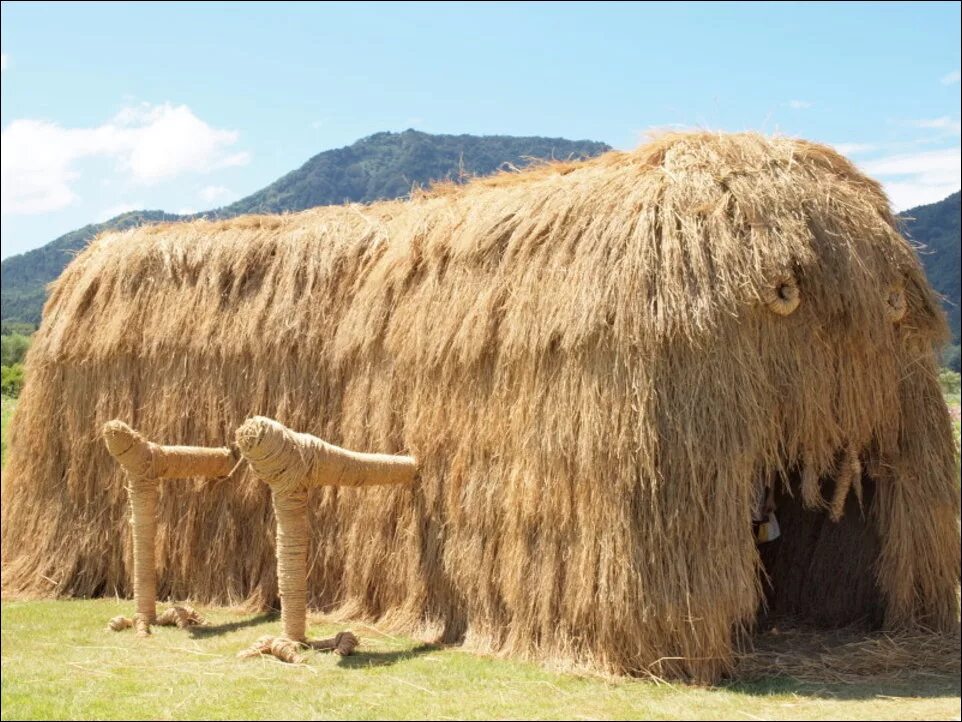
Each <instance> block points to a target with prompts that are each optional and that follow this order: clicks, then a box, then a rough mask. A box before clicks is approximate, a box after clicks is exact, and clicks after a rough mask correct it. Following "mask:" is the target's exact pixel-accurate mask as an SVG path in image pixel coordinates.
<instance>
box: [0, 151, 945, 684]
mask: <svg viewBox="0 0 962 722" xmlns="http://www.w3.org/2000/svg"><path fill="white" fill-rule="evenodd" d="M793 289H797V304H796V303H795V298H796V291H795V290H793ZM893 289H896V292H895V294H894V296H893ZM900 294H901V295H900ZM900 299H904V305H905V309H904V314H902V313H901V311H900V310H899V309H900V307H901V304H902V300H900ZM945 336H946V327H945V323H944V319H943V317H942V312H941V310H940V306H939V303H938V299H937V298H936V297H935V295H934V293H933V291H932V289H931V288H930V287H929V285H928V283H927V282H926V280H925V277H924V275H923V272H922V269H921V267H920V265H919V262H918V260H917V258H916V257H915V254H914V252H913V249H912V248H911V246H910V245H909V243H907V242H906V240H905V239H904V238H902V237H901V236H900V235H899V232H898V229H897V227H896V221H895V219H894V217H893V215H892V212H891V210H890V207H889V204H888V201H887V199H886V197H885V195H884V194H883V192H882V190H881V188H880V187H879V185H878V184H877V183H876V182H874V181H872V180H870V179H869V178H866V177H865V176H864V175H862V174H861V173H860V172H859V171H858V170H857V169H856V168H855V167H854V166H853V165H852V164H851V163H849V162H848V161H847V160H846V159H845V158H843V157H842V156H840V155H838V154H837V153H835V152H834V151H832V150H831V149H830V148H827V147H824V146H820V145H816V144H813V143H808V142H805V141H801V140H794V139H789V138H766V137H762V136H759V135H754V134H737V135H725V134H713V133H690V134H674V135H667V136H664V137H661V138H659V139H657V140H655V141H654V142H652V143H650V144H648V145H645V146H643V147H641V148H639V149H638V150H636V151H633V152H611V153H608V154H606V155H604V156H601V157H599V158H596V159H593V160H589V161H586V162H582V163H552V164H546V165H544V166H542V167H539V168H535V169H532V170H529V171H524V172H520V173H505V174H502V175H499V176H495V177H493V178H490V179H480V180H476V181H474V182H472V183H469V184H468V185H466V186H464V187H457V186H444V187H439V188H435V189H433V190H432V191H430V192H426V193H421V194H416V196H415V197H414V198H412V199H411V200H410V201H407V202H385V203H378V204H374V205H371V206H345V207H333V208H318V209H315V210H310V211H306V212H303V213H298V214H294V215H288V216H272V217H263V216H248V217H242V218H237V219H233V220H229V221H195V222H191V223H184V224H176V225H158V226H152V227H145V228H140V229H136V230H130V231H124V232H118V233H110V234H107V235H104V236H102V237H100V238H98V239H97V240H95V241H94V242H92V243H91V244H90V246H89V247H88V248H87V249H86V250H85V251H84V252H83V253H81V254H79V255H78V256H77V258H76V259H74V261H73V262H72V263H71V264H70V266H69V267H68V268H67V270H66V271H65V272H64V273H63V275H62V276H61V277H60V278H59V279H58V280H57V281H56V282H55V283H54V284H53V285H52V287H51V292H50V299H49V301H48V302H47V306H46V308H45V312H44V321H43V323H42V325H41V328H40V329H39V331H38V332H37V334H36V337H35V340H34V342H33V345H32V347H31V349H30V352H29V356H28V359H27V383H26V387H25V389H24V391H23V395H22V397H21V401H20V404H19V407H18V409H17V412H16V416H15V418H14V421H13V427H12V429H11V432H12V436H11V448H10V451H9V457H8V458H9V467H8V469H6V470H5V472H4V489H3V505H2V511H3V532H2V533H3V554H4V575H3V582H4V585H5V586H6V588H7V589H9V590H17V591H31V592H44V593H58V594H76V595H84V596H88V595H96V594H104V593H110V594H112V593H114V591H115V590H119V591H121V592H125V591H129V589H130V587H129V582H128V573H127V569H128V565H129V559H130V557H129V553H130V542H129V537H128V535H127V534H125V533H124V517H125V493H124V481H123V478H122V476H121V474H120V473H119V472H118V469H117V467H116V465H114V464H113V463H111V462H110V460H109V457H108V455H107V454H106V451H105V450H104V449H103V448H102V445H100V444H98V443H95V442H96V439H95V438H94V437H93V435H92V433H91V430H92V429H96V428H98V427H99V425H100V424H102V423H103V422H105V421H107V420H108V419H111V418H115V417H120V418H125V419H127V420H129V421H130V422H131V423H132V424H134V425H136V426H137V428H139V429H141V430H143V431H144V432H145V433H147V434H148V435H149V436H152V437H157V438H177V439H184V440H188V441H189V443H192V444H199V445H219V444H220V443H221V440H222V439H224V438H228V437H229V435H230V434H231V433H233V431H234V429H236V428H237V427H238V426H239V425H240V424H241V423H242V422H243V421H244V420H245V419H247V418H249V417H251V416H253V415H264V416H269V417H271V418H276V419H279V420H281V421H282V422H283V423H284V424H285V425H287V426H290V427H292V428H297V429H303V430H305V431H308V432H310V433H311V434H315V435H317V436H319V437H321V438H324V439H328V440H330V441H331V442H332V443H335V444H338V445H340V446H344V447H347V448H354V449H378V450H381V451H384V452H387V453H397V452H403V453H409V454H411V455H413V456H414V457H416V458H417V459H418V461H419V474H418V475H419V481H418V483H416V484H414V485H412V486H404V485H401V486H386V487H379V488H371V489H367V488H359V489H351V488H344V487H325V488H318V489H312V490H311V491H309V492H308V495H309V498H310V502H309V505H308V508H309V511H308V519H309V522H308V525H309V528H310V530H311V531H310V534H311V546H310V549H309V551H308V559H309V570H310V571H309V577H308V593H309V604H310V605H311V606H313V607H315V608H319V609H322V610H324V611H336V612H339V613H341V614H344V615H351V616H354V617H358V618H365V619H369V620H377V621H378V622H379V623H380V624H382V625H385V626H390V627H394V628H397V629H403V630H406V631H408V632H416V633H418V634H420V635H423V636H424V637H427V638H429V639H432V640H438V641H448V642H454V641H463V642H465V644H466V645H467V646H469V647H473V648H476V649H483V650H492V651H497V652H500V653H505V654H515V655H523V656H528V657H533V658H541V659H545V658H555V659H563V660H567V661H569V662H572V663H575V664H587V665H590V666H592V667H594V668H602V669H605V670H609V671H613V672H618V673H624V672H628V673H641V674H643V673H646V672H651V673H654V674H658V675H659V676H662V677H665V676H681V677H692V678H696V679H702V680H713V679H716V678H718V676H719V675H721V674H723V673H726V672H728V671H730V670H731V669H732V665H733V661H734V651H735V646H736V645H735V641H734V640H736V639H738V638H739V635H740V634H741V633H742V632H744V631H747V630H749V629H750V628H751V627H752V625H753V623H754V620H755V619H756V614H757V612H758V610H759V607H760V604H761V602H762V600H763V598H765V595H766V593H767V587H766V584H767V582H766V581H765V574H764V568H763V565H762V558H761V556H760V552H759V549H758V548H757V547H756V544H755V541H754V538H753V535H752V530H751V511H752V505H753V500H754V499H756V498H758V495H759V494H758V492H759V486H769V485H771V486H773V487H776V488H779V489H783V490H787V489H791V490H793V495H792V496H789V495H788V494H787V493H786V494H783V495H782V496H781V497H780V498H781V502H780V503H781V504H783V505H786V508H787V507H788V506H791V505H798V504H801V503H803V502H809V503H816V502H817V504H816V506H821V505H826V506H827V505H828V504H831V503H832V499H833V495H834V493H833V492H834V487H835V484H834V479H835V477H836V475H837V474H838V473H839V470H840V468H841V464H842V459H844V458H845V456H846V453H845V450H846V449H848V448H849V447H851V448H853V449H855V450H856V452H857V456H858V459H859V463H860V465H861V467H862V469H863V474H862V478H861V479H860V482H859V485H858V486H859V487H860V488H861V489H863V491H864V492H865V496H864V498H865V504H864V510H862V511H860V510H859V509H858V507H857V505H856V506H854V507H851V506H848V507H846V506H843V511H844V512H845V513H844V516H843V517H842V518H841V519H840V521H839V522H837V523H836V522H832V521H830V520H829V519H828V518H827V514H826V512H827V509H824V508H818V510H817V511H812V512H811V514H810V516H809V515H800V516H799V522H798V523H799V525H801V526H799V527H798V533H797V534H795V533H793V534H787V533H783V538H782V539H781V540H780V541H779V542H773V543H772V544H781V548H782V549H783V550H786V551H787V550H789V547H790V546H791V545H790V544H788V540H793V541H792V544H794V545H799V546H805V545H807V546H809V547H812V549H813V550H814V551H818V549H821V548H822V547H821V546H819V545H818V544H817V542H818V538H819V537H818V536H817V535H814V534H805V533H803V532H804V531H805V528H806V527H805V525H806V524H810V523H814V522H812V521H811V520H812V519H814V518H817V519H819V520H824V521H825V524H824V525H820V526H818V527H817V529H818V531H819V533H822V534H831V533H833V532H832V529H840V530H842V532H840V533H839V534H837V535H836V536H835V537H833V539H834V540H835V541H834V544H835V547H834V548H833V554H832V555H831V559H832V565H828V564H826V565H825V566H824V567H818V568H819V569H822V576H819V577H817V578H808V577H806V578H805V585H804V586H805V588H811V587H812V586H813V585H814V587H815V588H816V589H818V590H822V592H823V593H821V595H811V596H810V597H804V598H805V599H809V600H810V606H813V608H812V609H811V610H810V611H811V612H812V614H813V615H814V616H819V615H820V610H819V608H818V605H820V604H821V603H822V602H823V601H825V597H826V594H827V593H828V591H830V590H833V589H845V588H847V587H846V585H847V584H848V582H849V580H850V578H852V577H853V575H854V576H857V577H858V578H859V579H862V578H863V577H864V578H866V579H868V582H866V584H867V586H866V587H865V594H859V595H853V596H852V599H853V600H857V602H858V603H859V604H862V603H864V604H867V605H870V606H872V608H873V609H874V608H878V609H880V610H881V619H880V621H879V623H881V624H884V625H885V626H886V627H889V628H896V627H911V626H914V625H920V624H924V625H927V626H928V627H931V628H933V629H936V630H946V629H955V628H956V627H957V625H958V602H957V597H956V587H957V584H958V581H959V570H960V561H959V549H960V546H959V535H958V514H959V495H958V492H957V489H956V486H955V484H956V478H955V474H956V471H955V470H956V467H955V463H956V458H955V456H956V452H955V448H954V444H953V439H952V430H951V425H950V420H949V416H948V411H947V409H946V406H945V404H944V402H943V400H942V397H941V394H940V391H939V386H938V380H937V363H936V356H935V353H934V348H935V347H936V345H937V344H939V343H940V342H941V341H942V340H943V339H944V338H945ZM845 473H849V472H845ZM802 481H804V482H805V483H804V484H803V483H801V482H802ZM852 482H853V483H852V489H855V488H856V484H855V481H854V479H853V480H852ZM172 491H175V490H174V488H173V486H172V485H171V484H167V485H164V488H163V489H161V494H160V498H159V502H158V534H157V541H158V591H159V592H160V593H161V594H166V595H171V596H176V597H187V596H190V597H191V598H194V599H197V600H199V601H211V602H236V601H239V600H246V601H248V602H249V603H251V604H253V605H264V604H272V603H276V600H277V581H276V577H275V559H274V548H273V543H272V537H273V515H272V513H271V501H270V494H269V490H268V489H267V487H266V485H264V484H260V483H259V482H258V481H257V480H256V479H255V478H254V476H253V475H252V474H251V473H250V472H249V471H248V470H246V469H245V470H243V473H241V474H239V475H238V477H237V479H236V483H231V484H229V485H228V484H221V485H214V488H210V489H207V490H205V491H204V493H203V494H194V495H188V494H185V493H184V488H183V487H182V486H180V488H177V489H176V493H169V492H172ZM803 492H804V494H803ZM853 498H854V494H850V495H849V496H848V499H849V500H852V499H853ZM848 503H849V502H846V504H848ZM784 511H785V510H784V509H778V510H777V513H778V514H779V518H780V519H781V516H782V514H783V513H784ZM812 528H813V529H814V527H812ZM786 537H787V539H786ZM766 546H767V545H766ZM815 547H818V549H815ZM866 550H868V551H866ZM863 552H865V553H863ZM819 558H822V557H819ZM779 568H780V569H781V568H784V569H785V570H786V571H785V574H783V575H782V576H780V577H779V579H782V581H784V582H785V583H786V584H790V583H791V582H792V579H793V577H792V573H793V572H792V569H795V567H792V566H791V565H784V567H781V566H780V567H779ZM866 568H867V569H869V570H870V571H869V572H868V573H865V571H864V570H865V569H866ZM798 573H799V574H801V573H802V572H801V571H800V572H798ZM805 573H806V574H808V572H805ZM50 580H52V581H50ZM777 593H778V592H777V590H776V595H777ZM796 598H797V599H802V598H803V595H802V591H801V588H800V591H799V593H798V596H796ZM833 599H835V602H833V603H837V604H839V605H842V607H840V608H839V609H838V610H835V611H838V612H839V614H841V612H843V611H846V610H845V609H844V608H843V607H844V605H845V604H848V605H849V606H848V609H847V611H848V612H850V613H851V614H849V616H852V615H854V616H858V614H859V613H861V611H862V610H861V609H859V608H855V607H853V606H852V605H853V604H855V603H856V602H855V601H848V602H846V601H845V599H844V597H843V595H838V596H837V597H833ZM772 603H773V605H774V607H775V608H778V606H779V604H778V600H774V602H772ZM825 616H826V618H828V619H831V617H832V615H825Z"/></svg>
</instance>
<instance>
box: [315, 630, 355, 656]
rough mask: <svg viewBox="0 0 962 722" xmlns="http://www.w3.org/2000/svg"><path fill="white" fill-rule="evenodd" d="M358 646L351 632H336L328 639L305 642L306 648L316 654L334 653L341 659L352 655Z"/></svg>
mask: <svg viewBox="0 0 962 722" xmlns="http://www.w3.org/2000/svg"><path fill="white" fill-rule="evenodd" d="M359 644H360V641H359V640H358V638H357V637H355V636H354V633H353V632H338V633H337V634H335V635H334V636H333V637H331V638H330V639H312V640H309V641H308V642H307V646H308V647H310V648H311V649H314V650H317V651H318V652H334V654H339V655H341V656H342V657H347V656H349V655H352V654H354V650H355V649H356V648H357V646H358V645H359Z"/></svg>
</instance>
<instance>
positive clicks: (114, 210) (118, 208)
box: [97, 201, 146, 223]
mask: <svg viewBox="0 0 962 722" xmlns="http://www.w3.org/2000/svg"><path fill="white" fill-rule="evenodd" d="M144 207H146V204H145V203H144V202H143V201H131V202H130V203H118V204H117V205H115V206H110V207H109V208H104V209H103V210H102V211H101V212H100V213H99V214H98V215H97V223H103V222H104V221H108V220H110V219H111V218H114V217H115V216H119V215H120V214H121V213H127V212H128V211H139V210H143V209H144Z"/></svg>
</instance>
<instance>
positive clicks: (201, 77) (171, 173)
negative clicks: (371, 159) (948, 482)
mask: <svg viewBox="0 0 962 722" xmlns="http://www.w3.org/2000/svg"><path fill="white" fill-rule="evenodd" d="M0 12H2V24H0V36H2V55H3V59H2V63H3V70H2V93H0V96H2V98H0V99H2V108H0V124H2V128H3V131H2V132H3V148H2V154H0V158H2V171H3V199H2V236H0V238H2V255H3V257H7V256H9V255H12V254H15V253H21V252H23V251H25V250H28V249H30V248H35V247H37V246H40V245H43V244H44V243H47V242H48V241H50V240H52V239H53V238H55V237H56V236H58V235H60V234H62V233H64V232H66V231H69V230H72V229H74V228H77V227H79V226H82V225H84V224H86V223H90V222H95V221H100V220H105V219H106V218H108V217H110V216H113V215H116V214H117V213H119V212H122V211H123V210H129V209H132V208H151V209H156V208H161V209H164V210H168V211H174V212H177V211H188V210H205V209H207V208H212V207H216V206H220V205H223V204H225V203H229V202H231V201H233V200H236V199H238V198H240V197H242V196H244V195H246V194H248V193H251V192H253V191H255V190H257V189H259V188H261V187H263V186H264V185H266V184H268V183H270V182H271V181H273V180H275V179H276V178H277V177H279V176H281V175H283V174H284V173H286V172H288V171H290V170H292V169H293V168H296V167H298V166H299V165H301V164H302V163H303V162H304V161H306V160H307V159H308V158H309V157H310V156H312V155H314V154H316V153H318V152H320V151H322V150H327V149H329V148H335V147H339V146H342V145H346V144H349V143H352V142H353V141H355V140H357V139H358V138H361V137H364V136H366V135H370V134H371V133H375V132H378V131H382V130H394V131H397V130H403V129H405V128H408V127H413V128H417V129H419V130H424V131H427V132H432V133H478V134H512V135H547V136H563V137H567V138H573V139H582V138H588V139H592V140H602V141H606V142H608V143H610V144H611V145H613V146H616V147H619V148H631V147H634V146H635V145H637V144H638V143H639V142H640V141H641V140H642V138H643V137H644V135H645V133H646V132H649V131H651V130H652V129H658V128H665V127H701V128H709V129H713V130H731V131H734V130H746V129H753V130H760V131H763V132H766V133H783V134H789V135H796V136H802V137H806V138H810V139H813V140H818V141H822V142H827V143H830V144H832V145H835V146H836V147H838V148H839V149H840V150H842V151H843V152H845V153H846V154H848V155H849V156H850V157H852V158H853V159H854V160H855V161H856V162H858V163H859V164H860V165H861V166H862V167H863V168H864V169H865V170H866V171H867V172H869V173H870V174H872V175H874V176H876V177H878V178H880V179H881V180H883V181H884V182H885V183H886V187H887V188H888V190H889V193H890V196H891V197H892V199H893V202H894V204H895V205H896V207H897V208H906V207H911V206H913V205H917V204H919V203H923V202H931V201H935V200H938V199H940V198H942V197H944V196H945V195H948V194H949V193H951V192H952V191H955V190H957V189H958V188H959V185H960V151H959V145H960V143H959V116H960V84H959V68H960V30H959V28H960V25H962V18H960V5H959V3H955V2H952V3H935V4H929V3H906V4H889V3H880V4H852V5H841V4H834V3H831V4H824V5H812V4H771V5H769V4H762V3H748V4H715V3H711V4H705V5H702V4H669V5H661V4H652V5H648V4H645V5H632V4H611V5H608V4H600V3H590V4H585V5H579V4H573V3H571V4H569V3H564V4H553V3H552V4H548V3H545V4H471V5H463V4H440V3H430V4H400V3H390V4H385V5H380V4H367V5H353V4H352V5H340V4H290V5H287V4H284V3H277V2H272V3H265V4H259V3H237V4H222V3H220V4H219V3H209V4H194V3H191V4H156V5H154V4H144V3H138V4H130V5H125V4H121V3H104V4H80V3H70V4H64V5H60V4H56V3H39V2H38V3H23V2H13V3H9V2H4V3H3V5H2V10H0Z"/></svg>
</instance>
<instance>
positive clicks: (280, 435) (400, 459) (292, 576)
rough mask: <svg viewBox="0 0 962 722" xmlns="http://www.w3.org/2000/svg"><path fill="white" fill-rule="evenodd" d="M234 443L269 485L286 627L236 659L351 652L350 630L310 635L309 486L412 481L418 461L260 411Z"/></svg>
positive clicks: (288, 659) (295, 658) (296, 658)
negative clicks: (307, 430)
mask: <svg viewBox="0 0 962 722" xmlns="http://www.w3.org/2000/svg"><path fill="white" fill-rule="evenodd" d="M237 446H238V448H239V449H240V451H241V455H242V456H243V457H244V458H245V459H247V461H248V462H249V463H250V465H251V468H252V469H253V470H254V473H255V474H256V475H257V476H258V478H260V479H261V481H263V482H265V483H266V484H268V485H269V486H270V487H271V495H272V499H273V503H274V515H275V517H276V520H277V584H278V588H279V592H280V596H281V622H282V625H283V627H284V636H283V637H261V638H260V639H258V640H257V642H255V643H254V645H253V646H252V647H251V648H250V649H247V650H245V651H243V652H241V653H240V655H239V656H241V657H253V656H258V655H261V654H267V655H272V656H274V657H277V658H278V659H281V660H283V661H285V662H301V661H303V656H302V655H301V654H300V650H303V649H307V648H310V649H314V650H318V651H333V652H334V653H336V654H340V655H349V654H351V653H353V651H354V648H355V647H357V645H358V643H359V642H358V639H357V637H355V636H354V634H352V633H351V632H341V633H339V634H337V635H336V636H334V637H332V638H330V639H319V640H308V639H307V547H308V542H309V538H310V537H309V530H308V526H307V490H308V489H309V488H310V487H313V486H373V485H385V484H411V483H413V481H414V477H415V474H416V472H417V465H416V463H415V460H414V459H413V458H412V457H410V456H391V455H386V454H363V453H359V452H356V451H349V450H347V449H342V448H340V447H339V446H334V445H333V444H329V443H327V442H326V441H323V440H321V439H319V438H317V437H316V436H311V435H310V434H301V433H297V432H296V431H291V430H290V429H288V428H287V427H286V426H283V425H282V424H279V423H278V422H276V421H273V420H271V419H267V418H264V417H262V416H255V417H254V418H252V419H248V420H247V421H246V422H245V423H244V424H243V425H242V426H241V427H240V428H239V429H238V430H237Z"/></svg>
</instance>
